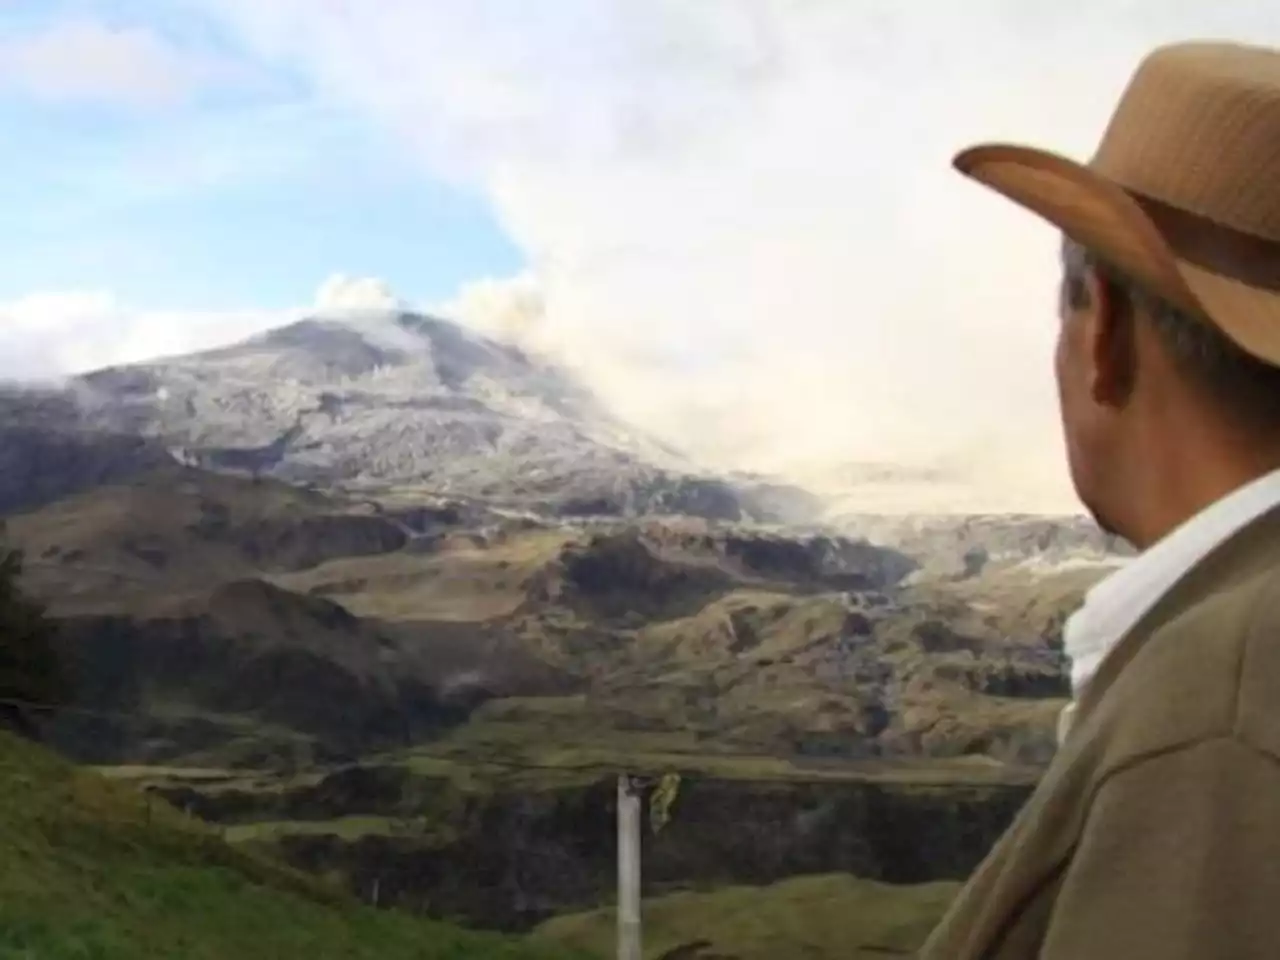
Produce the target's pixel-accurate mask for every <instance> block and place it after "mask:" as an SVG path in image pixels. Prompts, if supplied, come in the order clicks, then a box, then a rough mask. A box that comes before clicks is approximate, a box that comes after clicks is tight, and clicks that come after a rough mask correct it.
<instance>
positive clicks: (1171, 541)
mask: <svg viewBox="0 0 1280 960" xmlns="http://www.w3.org/2000/svg"><path fill="white" fill-rule="evenodd" d="M1277 505H1280V470H1276V471H1274V472H1272V473H1269V474H1266V475H1265V476H1262V477H1259V478H1258V479H1257V480H1254V481H1251V482H1250V483H1247V484H1245V485H1244V486H1243V487H1240V488H1239V489H1237V490H1235V491H1233V492H1232V493H1229V494H1227V496H1225V497H1223V498H1222V499H1221V500H1218V501H1217V502H1215V503H1213V504H1211V505H1210V506H1208V507H1206V508H1205V509H1204V510H1202V511H1201V512H1200V513H1198V514H1196V515H1195V516H1194V517H1192V518H1191V519H1189V520H1187V521H1186V522H1184V523H1183V524H1182V525H1181V526H1179V527H1177V528H1176V529H1175V530H1173V532H1171V533H1169V534H1167V535H1165V537H1164V538H1163V539H1161V540H1160V541H1158V542H1157V543H1155V544H1153V545H1152V546H1150V547H1148V548H1147V549H1146V550H1145V551H1143V552H1142V553H1141V554H1140V555H1139V556H1137V557H1135V558H1134V559H1132V560H1130V561H1129V562H1128V563H1127V564H1126V565H1125V566H1123V567H1121V568H1120V569H1119V570H1117V571H1116V572H1115V573H1113V574H1112V575H1111V576H1109V577H1107V578H1106V579H1105V580H1103V581H1102V582H1101V583H1099V584H1097V585H1096V586H1095V587H1094V588H1093V589H1092V590H1090V591H1089V592H1088V594H1086V595H1085V600H1084V604H1083V606H1081V607H1080V609H1079V610H1077V611H1076V612H1075V613H1074V614H1073V615H1072V616H1071V617H1070V618H1069V619H1068V620H1067V622H1066V624H1065V625H1064V627H1063V631H1062V642H1063V646H1064V648H1065V650H1066V654H1067V657H1068V658H1069V659H1070V660H1071V693H1072V697H1073V700H1072V702H1071V703H1069V704H1068V705H1067V707H1066V708H1065V709H1064V710H1063V711H1062V715H1061V716H1060V717H1059V720H1058V742H1059V743H1061V742H1062V741H1063V740H1064V739H1065V738H1066V735H1067V732H1068V731H1069V730H1070V727H1071V721H1072V718H1073V716H1074V713H1075V706H1076V703H1077V702H1078V701H1079V699H1080V695H1081V693H1083V692H1084V689H1085V687H1087V686H1088V684H1089V681H1090V680H1091V679H1092V678H1093V675H1094V674H1095V673H1096V672H1097V670H1098V666H1099V665H1100V664H1101V663H1102V661H1103V660H1104V659H1105V658H1106V656H1107V654H1108V653H1110V652H1111V650H1112V649H1113V648H1114V647H1115V646H1116V644H1118V643H1119V642H1120V641H1121V640H1122V639H1123V638H1124V636H1125V635H1126V634H1127V633H1128V632H1129V631H1130V630H1132V629H1133V628H1134V627H1135V626H1136V625H1137V623H1138V621H1139V620H1141V619H1142V617H1143V616H1145V615H1146V613H1147V612H1148V611H1149V610H1150V609H1151V608H1152V607H1154V606H1155V605H1156V604H1157V603H1159V602H1160V599H1161V598H1162V597H1163V596H1164V595H1165V594H1166V593H1168V592H1169V591H1170V590H1171V589H1173V587H1174V586H1175V585H1176V584H1177V582H1178V581H1179V580H1181V579H1182V577H1183V576H1184V575H1185V574H1187V573H1188V572H1189V571H1190V570H1191V569H1192V568H1193V567H1194V566H1195V565H1196V564H1197V563H1199V562H1200V561H1201V560H1203V559H1204V558H1205V557H1206V556H1207V555H1208V554H1209V553H1210V552H1211V551H1212V550H1213V549H1214V548H1215V547H1217V546H1218V545H1219V544H1221V543H1222V542H1224V541H1225V540H1227V539H1228V538H1229V537H1231V536H1232V535H1233V534H1235V533H1237V532H1238V531H1239V530H1241V529H1243V528H1244V527H1245V526H1247V525H1248V524H1250V523H1251V522H1253V521H1254V520H1256V519H1258V517H1260V516H1262V515H1263V514H1264V513H1266V512H1267V511H1268V510H1270V509H1271V508H1272V507H1274V506H1277Z"/></svg>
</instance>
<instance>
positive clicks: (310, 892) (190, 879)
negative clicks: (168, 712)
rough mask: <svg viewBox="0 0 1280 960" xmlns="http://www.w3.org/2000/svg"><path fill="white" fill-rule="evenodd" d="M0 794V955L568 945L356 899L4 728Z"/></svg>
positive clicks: (422, 953) (215, 957) (394, 959)
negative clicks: (236, 845) (242, 848)
mask: <svg viewBox="0 0 1280 960" xmlns="http://www.w3.org/2000/svg"><path fill="white" fill-rule="evenodd" d="M0 797H3V800H0V957H3V958H30V960H72V958H74V960H138V958H153V957H154V958H166V960H187V958H190V960H222V958H234V960H253V958H259V957H261V958H270V960H289V958H293V957H298V958H306V960H328V958H339V957H341V958H343V960H360V958H365V957H368V958H371V960H372V958H377V960H399V958H406V960H407V958H420V960H446V958H447V960H455V958H459V960H460V958H504V960H525V958H527V960H552V958H566V957H571V956H580V955H578V954H574V953H570V952H568V951H566V950H564V949H562V948H559V947H556V946H552V945H547V944H537V943H532V942H529V941H521V940H515V939H510V938H505V937H500V936H496V935H489V934H481V933H473V932H469V931H464V930H461V929H458V928H456V927H452V926H449V925H447V924H441V923H433V922H430V921H426V920H421V919H418V918H415V917H410V916H407V915H399V914H393V913H390V912H385V911H376V910H373V909H370V908H366V907H361V906H358V905H355V904H353V903H352V902H350V901H349V900H347V899H346V898H345V897H343V896H342V895H340V894H337V893H335V892H333V891H331V890H330V889H329V888H328V887H326V886H323V885H321V884H320V883H318V882H317V881H315V880H312V879H309V878H306V877H304V876H302V875H301V874H296V873H294V872H292V871H290V870H288V869H286V868H284V867H281V866H278V865H275V864H274V863H272V862H270V861H267V860H262V859H258V858H255V857H253V856H250V855H247V854H244V853H242V852H238V851H235V850H233V849H231V848H230V847H228V846H227V845H226V844H224V843H223V842H222V841H221V839H220V838H218V837H217V836H216V835H215V834H214V833H213V832H211V831H210V829H209V828H207V827H203V826H200V825H199V824H196V823H194V822H191V821H189V820H188V819H187V818H186V817H185V816H184V815H183V814H181V813H179V812H177V811H176V810H174V809H173V808H171V807H168V806H166V805H164V804H162V803H160V802H159V801H152V802H150V803H148V801H147V800H146V799H145V797H144V796H143V795H142V794H140V793H138V792H136V791H134V790H131V789H129V788H128V787H125V786H122V785H119V784H113V783H110V782H109V781H107V780H105V779H103V778H100V777H98V776H96V775H94V774H91V773H88V772H85V771H82V770H78V769H76V768H75V767H73V766H71V765H69V764H67V763H65V762H64V761H62V760H60V759H59V758H57V757H55V756H53V755H51V754H50V753H48V752H47V751H45V750H43V749H41V748H39V747H36V746H34V745H32V744H29V743H27V742H25V741H22V740H19V739H17V738H15V737H13V736H11V735H9V734H7V733H4V732H0Z"/></svg>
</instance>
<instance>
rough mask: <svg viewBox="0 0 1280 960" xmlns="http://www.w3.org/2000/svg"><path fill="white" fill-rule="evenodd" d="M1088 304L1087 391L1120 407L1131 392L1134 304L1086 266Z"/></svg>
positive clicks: (1103, 402) (1134, 356) (1134, 357)
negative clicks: (1088, 366) (1088, 364)
mask: <svg viewBox="0 0 1280 960" xmlns="http://www.w3.org/2000/svg"><path fill="white" fill-rule="evenodd" d="M1084 282H1085V284H1086V286H1087V287H1088V291H1089V301H1088V302H1089V306H1088V307H1087V308H1086V311H1085V312H1086V316H1084V317H1082V318H1081V319H1082V320H1084V323H1083V325H1082V326H1083V336H1084V338H1085V343H1084V347H1085V350H1084V353H1085V355H1086V356H1087V357H1088V358H1089V363H1090V369H1089V394H1090V396H1091V397H1092V398H1093V401H1094V403H1097V404H1099V405H1100V406H1105V407H1121V406H1124V404H1125V403H1126V402H1127V401H1128V399H1129V396H1130V394H1131V393H1132V392H1133V385H1134V379H1135V375H1136V372H1137V371H1136V363H1137V351H1136V346H1137V345H1136V343H1135V342H1134V324H1133V305H1132V303H1131V302H1130V300H1129V297H1128V295H1127V294H1126V293H1125V291H1124V290H1123V289H1122V288H1121V287H1120V286H1118V285H1117V284H1115V283H1113V282H1112V281H1110V280H1108V279H1106V278H1105V277H1103V276H1100V275H1099V274H1098V272H1097V271H1096V270H1089V271H1088V273H1087V274H1086V276H1085V277H1084Z"/></svg>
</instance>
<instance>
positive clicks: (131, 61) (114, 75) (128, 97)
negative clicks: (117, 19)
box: [0, 19, 240, 106]
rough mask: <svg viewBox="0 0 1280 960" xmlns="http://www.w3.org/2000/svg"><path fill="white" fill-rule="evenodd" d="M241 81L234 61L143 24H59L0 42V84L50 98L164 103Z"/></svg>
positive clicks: (92, 22)
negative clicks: (203, 52)
mask: <svg viewBox="0 0 1280 960" xmlns="http://www.w3.org/2000/svg"><path fill="white" fill-rule="evenodd" d="M237 79H240V74H239V71H237V70H235V69H233V68H232V67H231V66H230V65H229V64H227V63H224V62H222V61H220V60H218V59H215V58H212V57H208V56H204V55H201V54H198V53H195V52H193V51H189V50H182V49H179V48H178V47H176V46H175V45H173V44H172V43H170V42H169V41H168V40H166V39H165V38H164V37H162V36H160V35H159V34H157V33H154V32H152V31H151V30H148V29H146V28H144V27H137V26H129V27H112V26H108V25H105V24H102V23H99V22H97V21H94V20H89V19H72V20H55V21H53V22H51V23H50V24H48V25H47V26H45V27H44V28H43V29H42V30H40V31H38V32H35V33H31V34H27V35H23V36H9V37H6V38H4V39H3V40H0V84H2V85H6V86H10V87H13V88H16V89H18V90H20V91H21V92H23V93H26V94H28V95H30V96H33V97H36V98H38V99H40V100H44V101H51V102H66V101H96V102H104V103H112V104H117V103H124V104H129V105H137V106H161V105H167V104H173V103H180V102H182V101H185V100H187V99H188V98H189V97H190V96H191V95H193V94H194V93H196V92H197V91H199V90H200V89H202V88H204V87H206V86H209V85H211V84H214V83H222V84H226V83H227V82H228V81H236V80H237Z"/></svg>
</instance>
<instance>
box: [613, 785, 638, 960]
mask: <svg viewBox="0 0 1280 960" xmlns="http://www.w3.org/2000/svg"><path fill="white" fill-rule="evenodd" d="M618 960H640V794H639V792H638V791H637V790H636V788H635V784H633V783H632V780H631V777H630V776H628V775H627V774H625V773H623V774H619V775H618Z"/></svg>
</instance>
